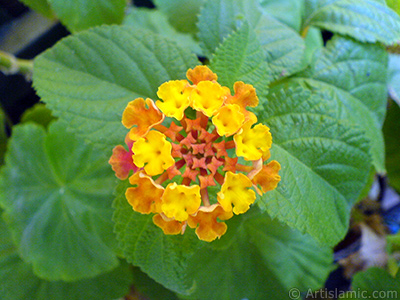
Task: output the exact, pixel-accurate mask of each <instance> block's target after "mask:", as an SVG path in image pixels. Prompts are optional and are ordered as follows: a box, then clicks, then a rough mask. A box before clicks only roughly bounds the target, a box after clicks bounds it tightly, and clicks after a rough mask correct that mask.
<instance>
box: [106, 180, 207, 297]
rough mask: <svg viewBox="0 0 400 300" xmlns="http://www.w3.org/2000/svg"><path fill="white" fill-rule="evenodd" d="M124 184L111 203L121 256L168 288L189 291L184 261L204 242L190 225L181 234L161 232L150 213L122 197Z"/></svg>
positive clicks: (118, 189) (124, 188) (124, 182)
mask: <svg viewBox="0 0 400 300" xmlns="http://www.w3.org/2000/svg"><path fill="white" fill-rule="evenodd" d="M128 186H129V182H128V180H126V181H122V182H121V183H120V184H119V185H118V187H117V193H116V195H117V197H116V199H115V201H114V205H113V206H114V208H115V212H114V216H113V220H114V222H115V232H116V234H117V239H118V242H119V247H120V249H121V250H122V252H123V254H124V256H125V258H126V259H127V260H128V262H130V263H132V264H134V265H135V266H138V267H140V268H141V270H142V271H143V272H145V273H147V274H148V275H149V276H150V277H151V278H153V279H154V280H155V281H157V282H159V283H161V284H162V285H164V286H165V287H167V288H168V289H170V290H173V291H175V292H177V293H180V294H184V295H188V294H190V293H191V291H192V289H193V282H192V281H190V280H187V278H186V267H187V261H188V259H189V258H190V256H192V255H193V253H194V252H195V250H196V249H197V248H199V247H200V246H201V245H204V242H201V241H199V240H198V238H197V236H196V235H195V234H194V231H193V230H191V229H190V228H188V229H186V232H185V234H184V235H183V236H181V235H179V236H174V235H173V236H171V235H165V234H164V233H163V231H162V230H161V229H160V228H159V227H157V226H156V225H154V224H153V221H152V216H151V215H143V214H140V213H138V212H135V211H133V209H132V207H131V206H130V205H129V203H128V201H127V200H126V198H125V191H126V189H127V188H128Z"/></svg>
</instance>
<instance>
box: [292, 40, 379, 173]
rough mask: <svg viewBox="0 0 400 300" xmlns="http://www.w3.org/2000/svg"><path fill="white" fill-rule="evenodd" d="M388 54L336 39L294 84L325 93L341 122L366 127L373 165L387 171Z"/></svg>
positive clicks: (356, 43)
mask: <svg viewBox="0 0 400 300" xmlns="http://www.w3.org/2000/svg"><path fill="white" fill-rule="evenodd" d="M386 78H387V53H386V51H385V49H384V48H383V47H382V46H379V45H372V44H361V43H359V42H356V41H354V40H351V39H346V38H343V37H339V36H335V37H334V38H333V39H332V40H331V41H330V42H329V43H328V44H327V46H326V48H325V49H322V50H321V51H320V52H319V53H318V54H317V55H316V56H315V57H314V59H313V64H312V65H311V66H310V67H309V68H308V70H306V71H305V72H304V73H302V74H299V75H297V77H295V78H293V79H292V80H293V81H296V82H299V83H301V84H302V85H303V86H306V87H310V88H312V89H316V90H321V91H324V93H325V94H326V96H325V97H326V100H327V101H330V102H333V103H335V106H336V109H335V110H336V112H337V114H338V116H339V117H340V118H341V119H346V120H349V121H350V122H351V123H353V124H355V125H358V126H359V127H360V128H362V129H363V130H364V131H365V133H366V136H367V137H368V139H369V141H370V143H371V155H372V159H373V164H374V166H375V168H376V170H377V171H378V172H384V170H385V166H384V143H383V137H382V131H381V127H382V123H383V120H384V116H385V112H386V102H387V89H386Z"/></svg>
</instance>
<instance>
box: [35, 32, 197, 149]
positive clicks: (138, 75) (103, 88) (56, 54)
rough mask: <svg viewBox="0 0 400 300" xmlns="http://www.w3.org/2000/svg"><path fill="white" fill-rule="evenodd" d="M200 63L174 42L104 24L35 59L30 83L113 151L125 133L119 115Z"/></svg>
mask: <svg viewBox="0 0 400 300" xmlns="http://www.w3.org/2000/svg"><path fill="white" fill-rule="evenodd" d="M196 64H198V60H197V59H196V57H195V56H194V55H193V54H190V53H188V52H186V51H184V50H182V49H181V48H179V47H177V46H176V45H175V44H174V43H172V42H169V41H168V40H165V39H163V38H161V37H160V36H158V35H153V34H150V33H149V32H148V31H142V30H133V29H132V27H130V26H102V27H99V28H94V29H92V30H89V31H86V32H82V33H79V34H76V35H74V36H70V37H68V38H66V39H64V40H62V41H61V42H59V43H58V44H57V45H56V46H54V47H53V48H52V49H50V50H47V51H46V52H45V53H43V54H42V55H40V56H39V57H37V58H36V59H35V65H34V75H33V82H34V86H35V88H36V89H37V92H38V94H39V95H40V96H41V97H42V100H43V101H44V102H46V103H47V105H48V107H49V108H50V109H52V110H53V111H54V114H55V115H56V116H58V117H60V118H61V119H63V120H65V121H67V122H68V124H69V125H70V126H71V127H72V128H73V129H74V130H75V131H77V132H78V134H80V135H83V136H84V137H85V138H86V139H87V140H89V141H91V142H93V143H95V144H97V146H99V147H100V148H103V149H107V150H109V151H110V152H111V149H112V147H114V146H115V145H118V144H120V143H121V142H122V141H123V139H124V136H125V134H126V131H125V129H124V127H123V126H121V116H122V112H123V110H124V108H125V106H126V105H127V103H128V102H129V101H132V100H133V99H135V98H137V97H143V98H147V97H149V98H153V99H154V100H155V98H156V97H157V95H156V92H157V89H158V87H159V86H160V85H161V84H162V83H164V82H165V81H168V80H171V79H183V78H185V74H186V71H187V69H188V68H190V67H194V66H195V65H196Z"/></svg>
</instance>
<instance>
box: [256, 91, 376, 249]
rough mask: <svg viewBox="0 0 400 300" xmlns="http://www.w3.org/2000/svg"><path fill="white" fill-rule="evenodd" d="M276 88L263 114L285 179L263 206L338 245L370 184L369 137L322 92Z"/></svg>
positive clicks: (260, 110)
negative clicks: (353, 209)
mask: <svg viewBox="0 0 400 300" xmlns="http://www.w3.org/2000/svg"><path fill="white" fill-rule="evenodd" d="M270 92H271V93H270V96H268V100H267V101H266V102H265V103H263V105H262V106H260V107H258V108H257V112H258V114H257V115H258V119H259V121H260V122H261V123H263V124H266V125H267V126H268V127H270V129H271V134H272V138H273V144H272V149H271V159H274V160H277V161H278V162H279V163H280V164H281V166H282V169H281V171H280V176H281V178H282V179H281V182H280V183H279V184H278V187H277V189H275V190H273V191H271V192H268V193H266V194H265V195H264V196H263V197H262V199H261V201H260V202H259V204H260V206H261V207H264V208H265V209H266V210H267V211H268V212H269V214H270V215H271V216H272V217H277V218H278V219H279V220H281V221H282V222H284V223H286V224H288V225H289V226H290V227H294V228H296V229H299V230H300V231H301V232H307V233H309V234H310V235H312V236H313V237H314V238H316V239H317V240H319V241H320V242H321V243H323V244H328V245H334V244H336V243H337V242H339V241H340V240H341V239H342V238H343V237H344V235H345V233H346V232H347V227H348V222H349V217H350V209H351V207H352V205H353V204H354V203H355V201H356V199H357V197H358V195H359V193H360V192H361V190H362V189H363V187H364V186H365V184H366V182H367V178H368V174H369V170H370V166H371V165H370V157H369V153H368V150H369V145H368V141H367V140H366V138H365V137H364V134H363V132H362V131H360V130H358V129H357V128H354V126H352V125H351V124H349V123H348V122H346V121H342V120H340V119H339V118H337V117H336V115H335V113H334V107H332V106H331V105H330V104H329V102H328V101H326V99H324V98H322V97H321V95H319V94H316V93H311V92H310V91H309V90H303V89H302V88H300V87H299V86H298V85H297V86H296V85H294V84H293V85H289V86H287V85H286V86H276V87H274V88H273V89H272V90H271V91H270ZM327 224H329V226H327Z"/></svg>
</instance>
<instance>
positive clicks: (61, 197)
mask: <svg viewBox="0 0 400 300" xmlns="http://www.w3.org/2000/svg"><path fill="white" fill-rule="evenodd" d="M0 179H1V180H0V182H1V183H0V204H1V205H2V207H3V208H4V209H5V215H6V220H7V222H8V223H9V224H10V228H11V230H12V233H13V238H14V240H15V241H16V243H17V245H18V248H19V251H20V253H21V256H22V258H23V259H24V260H25V261H26V262H28V263H30V264H32V266H33V270H34V272H35V273H36V274H37V275H38V276H40V277H42V278H45V279H48V280H65V281H72V280H78V279H82V278H88V277H93V276H96V275H99V274H101V273H104V272H107V271H110V270H112V269H114V268H115V267H116V266H117V265H118V259H117V258H116V256H115V254H114V248H115V247H116V240H115V237H114V234H113V225H112V221H111V216H112V209H111V202H112V191H113V185H114V176H113V174H112V171H111V169H110V166H109V165H108V164H107V157H105V156H104V155H103V154H102V153H99V152H98V151H94V150H93V149H92V147H89V146H87V145H85V144H84V143H83V141H82V140H79V139H77V138H76V137H75V136H74V135H72V134H70V133H67V132H66V125H65V124H64V123H61V122H55V123H53V124H51V125H50V127H49V132H48V133H46V132H45V130H44V128H43V127H42V126H39V125H36V124H31V123H28V124H24V125H20V126H16V127H15V128H14V130H13V135H12V137H11V139H10V141H9V152H8V154H7V155H6V165H5V167H4V168H3V169H2V172H1V177H0Z"/></svg>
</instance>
